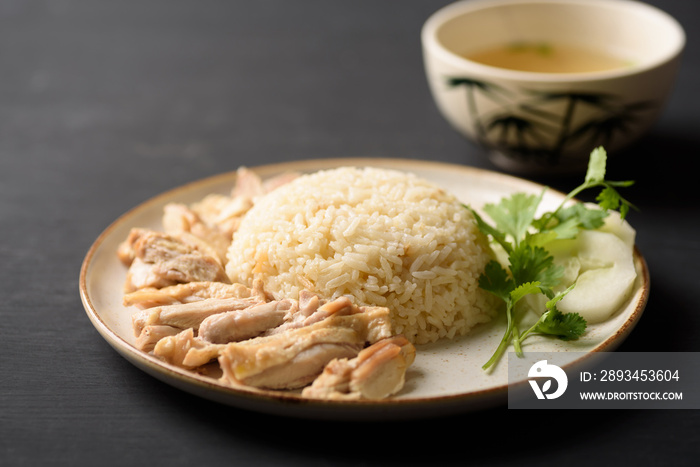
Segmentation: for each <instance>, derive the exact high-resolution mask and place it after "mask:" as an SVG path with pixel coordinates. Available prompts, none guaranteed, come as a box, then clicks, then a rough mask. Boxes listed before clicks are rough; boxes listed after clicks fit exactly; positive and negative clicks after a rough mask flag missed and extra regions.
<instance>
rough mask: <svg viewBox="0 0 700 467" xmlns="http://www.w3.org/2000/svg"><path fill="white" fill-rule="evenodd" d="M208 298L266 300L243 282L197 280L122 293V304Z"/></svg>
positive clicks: (145, 305)
mask: <svg viewBox="0 0 700 467" xmlns="http://www.w3.org/2000/svg"><path fill="white" fill-rule="evenodd" d="M209 298H258V299H259V300H260V301H265V300H267V297H266V296H265V294H264V292H263V291H262V290H261V289H259V288H257V287H255V286H254V287H253V288H249V287H246V286H245V285H243V284H226V283H223V282H212V281H198V282H187V283H184V284H176V285H171V286H167V287H162V288H160V289H157V288H155V287H147V288H144V289H140V290H137V291H135V292H130V293H128V294H126V295H124V298H123V304H124V306H136V307H138V308H140V309H145V308H152V307H154V306H163V305H175V304H178V303H190V302H196V301H199V300H206V299H209Z"/></svg>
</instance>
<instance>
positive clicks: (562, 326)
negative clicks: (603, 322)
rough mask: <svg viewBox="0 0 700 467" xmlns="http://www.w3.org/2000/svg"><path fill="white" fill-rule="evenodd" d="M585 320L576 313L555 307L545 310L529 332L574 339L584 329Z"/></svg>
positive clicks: (579, 335) (581, 333)
mask: <svg viewBox="0 0 700 467" xmlns="http://www.w3.org/2000/svg"><path fill="white" fill-rule="evenodd" d="M586 326H587V323H586V320H585V319H584V318H583V317H582V316H581V315H579V314H578V313H562V312H561V311H559V310H558V309H557V307H554V308H552V309H551V310H547V311H546V312H544V313H543V314H542V316H541V317H540V319H539V321H537V323H536V324H535V326H534V327H533V328H532V331H531V332H535V333H539V334H548V335H551V336H556V337H558V338H559V339H562V340H565V341H568V340H576V339H578V338H579V337H581V335H583V333H584V332H585V331H586Z"/></svg>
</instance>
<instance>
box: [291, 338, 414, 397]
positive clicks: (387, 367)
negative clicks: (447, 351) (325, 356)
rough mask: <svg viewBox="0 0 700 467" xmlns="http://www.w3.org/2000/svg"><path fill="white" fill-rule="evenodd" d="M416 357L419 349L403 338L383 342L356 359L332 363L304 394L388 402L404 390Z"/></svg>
mask: <svg viewBox="0 0 700 467" xmlns="http://www.w3.org/2000/svg"><path fill="white" fill-rule="evenodd" d="M415 354H416V350H415V347H414V346H413V345H412V344H411V343H410V342H409V341H408V340H407V339H406V338H405V337H403V336H394V337H390V338H387V339H382V340H380V341H378V342H376V343H375V344H372V345H371V346H369V347H367V348H365V349H363V350H362V351H360V352H359V353H358V355H357V357H355V358H352V359H336V360H333V361H331V362H329V363H328V365H326V367H325V368H324V370H323V373H321V375H320V376H319V377H318V378H316V379H315V380H314V382H313V383H312V384H311V386H308V387H306V388H304V390H303V391H302V395H303V396H304V397H313V398H320V399H351V400H357V399H384V398H386V397H389V396H391V395H393V394H396V393H397V392H399V391H400V390H401V389H402V388H403V386H404V382H405V375H406V370H407V368H408V367H409V366H410V365H411V364H412V363H413V361H414V360H415Z"/></svg>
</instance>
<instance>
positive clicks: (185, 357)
mask: <svg viewBox="0 0 700 467" xmlns="http://www.w3.org/2000/svg"><path fill="white" fill-rule="evenodd" d="M221 349H222V346H220V345H215V344H212V343H210V342H206V341H203V340H202V339H199V338H197V337H195V335H194V331H193V330H192V329H191V328H190V329H185V330H184V331H181V332H179V333H178V334H175V335H172V336H167V337H164V338H163V339H161V340H159V341H158V343H157V344H156V345H155V347H154V349H153V355H155V356H156V357H158V358H160V359H161V360H164V361H166V362H168V363H170V364H172V365H176V366H179V367H182V368H187V369H193V368H197V367H199V366H202V365H205V364H206V363H208V362H210V361H211V360H214V359H216V358H217V357H218V355H219V352H220V350H221Z"/></svg>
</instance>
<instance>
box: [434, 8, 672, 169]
mask: <svg viewBox="0 0 700 467" xmlns="http://www.w3.org/2000/svg"><path fill="white" fill-rule="evenodd" d="M422 43H423V54H424V62H425V69H426V74H427V79H428V84H429V86H430V90H431V92H432V95H433V97H434V99H435V102H436V104H437V107H438V109H439V111H440V113H441V114H442V115H443V116H444V117H445V119H446V120H447V121H448V122H449V123H450V124H451V125H452V126H453V127H454V128H455V129H456V130H458V131H459V132H460V133H462V134H463V135H464V136H466V137H467V138H469V139H470V140H472V141H474V142H475V143H477V144H478V145H480V146H481V147H483V148H485V149H486V150H487V153H488V154H489V156H490V158H491V160H492V161H493V163H494V164H496V165H497V166H499V167H500V168H502V169H504V170H507V171H511V172H518V173H552V172H555V173H563V172H568V173H572V172H577V171H583V170H585V166H586V162H587V159H588V154H589V153H590V152H591V150H592V149H593V148H595V147H597V146H601V145H602V146H604V147H605V148H606V149H607V150H608V153H609V154H611V155H613V157H614V155H615V154H616V153H617V152H619V151H620V150H621V149H623V148H625V147H627V146H628V145H630V144H631V143H632V142H634V141H636V140H637V139H638V138H639V137H640V136H641V135H642V134H644V132H646V131H647V130H648V129H649V128H650V127H651V126H652V124H653V123H654V122H655V121H656V120H657V118H658V117H659V115H660V113H661V112H662V110H663V107H664V104H665V102H666V100H667V98H668V96H669V94H670V92H671V90H672V87H673V83H674V81H675V77H676V74H677V70H678V66H679V62H680V56H681V52H682V50H683V48H684V45H685V35H684V31H683V29H682V28H681V26H680V25H679V23H678V22H677V21H676V20H675V19H673V18H672V17H671V16H669V15H668V14H666V13H665V12H663V11H661V10H659V9H657V8H655V7H652V6H650V5H647V4H644V3H641V2H636V1H630V0H585V1H583V0H538V1H532V0H466V1H461V2H457V3H454V4H451V5H448V6H446V7H444V8H443V9H441V10H439V11H437V12H436V13H435V14H433V15H432V16H431V17H430V18H429V19H428V20H427V22H426V23H425V25H424V27H423V30H422Z"/></svg>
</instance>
